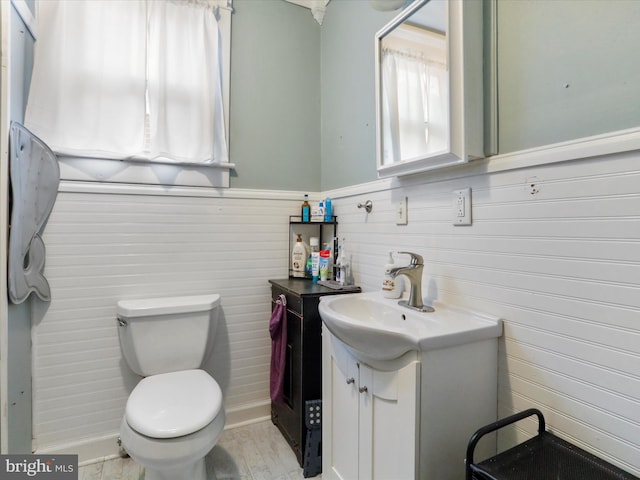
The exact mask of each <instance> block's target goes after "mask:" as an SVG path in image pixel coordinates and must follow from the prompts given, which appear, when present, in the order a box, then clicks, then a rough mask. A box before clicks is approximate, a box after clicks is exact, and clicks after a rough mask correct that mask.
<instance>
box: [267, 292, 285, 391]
mask: <svg viewBox="0 0 640 480" xmlns="http://www.w3.org/2000/svg"><path fill="white" fill-rule="evenodd" d="M269 334H270V335H271V371H270V376H271V379H270V389H271V400H272V401H273V402H275V403H282V402H283V401H284V370H285V364H286V361H287V360H286V358H287V299H286V297H285V296H284V295H280V296H279V297H278V299H277V300H276V304H275V306H274V307H273V312H271V320H269Z"/></svg>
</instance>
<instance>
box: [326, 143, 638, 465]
mask: <svg viewBox="0 0 640 480" xmlns="http://www.w3.org/2000/svg"><path fill="white" fill-rule="evenodd" d="M638 165H640V157H639V156H638V155H637V154H619V155H612V156H608V157H599V158H593V159H590V160H581V161H572V162H565V163H559V164H555V165H549V166H539V167H535V168H527V169H517V170H512V171H504V172H496V173H492V174H479V175H475V176H469V177H466V178H459V179H456V180H448V181H439V182H433V183H429V182H428V181H427V180H425V181H424V182H420V181H419V180H416V179H410V180H399V181H396V182H395V183H394V184H393V185H392V187H391V188H388V189H381V190H379V191H376V190H375V189H373V188H372V189H371V193H362V191H360V192H357V193H356V194H354V195H349V192H335V193H343V197H342V198H340V199H339V200H337V201H334V203H335V205H336V210H337V211H338V212H339V215H340V235H341V236H344V237H345V240H346V245H347V248H348V251H349V252H351V254H352V263H353V270H354V272H355V277H356V281H357V282H358V283H360V284H361V285H363V287H364V288H365V289H366V290H373V289H378V288H379V287H380V284H381V282H382V279H383V268H384V264H385V263H386V258H387V255H386V252H387V251H389V250H394V251H398V250H408V251H413V252H417V253H419V254H420V255H422V256H423V257H424V259H425V273H424V276H423V293H424V295H425V297H426V300H427V301H429V300H433V299H438V300H441V301H444V302H451V303H455V304H459V305H464V306H467V307H470V308H477V309H478V310H481V311H485V312H487V313H491V314H494V315H498V316H500V317H502V318H503V319H504V337H503V338H502V339H501V342H500V359H499V361H500V362H499V363H500V372H499V379H500V385H499V406H498V415H499V416H500V417H504V416H507V415H509V414H511V413H514V412H515V411H519V410H522V409H525V408H528V407H532V406H535V407H538V408H540V409H541V410H543V411H544V413H545V416H546V418H547V421H548V423H549V426H550V428H551V429H552V430H553V431H554V432H555V433H557V434H558V435H560V436H562V437H565V438H567V439H569V440H570V441H572V442H575V443H577V444H578V445H580V446H582V447H584V448H586V449H588V450H590V451H592V452H594V453H595V454H597V455H599V456H601V457H603V458H605V459H607V460H609V461H611V462H612V463H615V464H617V465H619V466H620V467H622V468H624V469H626V470H628V471H630V472H632V473H634V474H636V475H638V474H640V457H639V456H638V453H637V452H638V451H639V450H640V294H639V292H640V167H639V166H638ZM465 187H471V189H472V205H473V206H472V216H473V224H472V225H471V226H454V225H453V224H452V221H453V215H454V213H453V212H454V210H453V209H454V207H453V191H454V190H457V189H461V188H465ZM330 193H331V194H333V193H334V192H330ZM405 196H406V197H408V218H409V223H408V225H406V226H399V225H396V224H395V209H396V205H397V203H398V202H399V201H400V200H401V199H403V198H404V197H405ZM368 199H370V200H372V201H373V211H372V212H371V213H369V214H366V213H365V212H364V211H363V210H361V209H358V208H356V206H357V204H358V203H360V202H363V201H365V200H368ZM395 258H396V263H397V264H402V263H404V262H407V261H408V257H406V256H402V255H397V256H396V257H395ZM469 397H470V401H472V398H473V392H469ZM479 426H480V425H479ZM535 431H536V425H535V423H534V421H533V420H532V421H529V422H523V424H522V425H519V426H518V429H513V430H512V431H509V432H507V433H505V434H504V435H502V436H501V438H500V442H499V443H500V445H501V447H505V446H508V445H513V442H516V441H519V440H522V439H524V438H526V437H527V436H530V435H532V434H534V433H535ZM471 433H472V432H470V435H471ZM463 456H464V453H462V456H461V461H462V458H463Z"/></svg>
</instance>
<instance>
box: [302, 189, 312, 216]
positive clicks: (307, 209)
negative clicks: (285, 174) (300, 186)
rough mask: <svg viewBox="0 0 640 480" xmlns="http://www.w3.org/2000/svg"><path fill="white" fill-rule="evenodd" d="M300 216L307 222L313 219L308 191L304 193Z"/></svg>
mask: <svg viewBox="0 0 640 480" xmlns="http://www.w3.org/2000/svg"><path fill="white" fill-rule="evenodd" d="M300 216H301V218H302V221H303V222H305V223H307V222H310V221H311V205H309V195H308V194H306V193H305V194H304V202H302V207H301V211H300Z"/></svg>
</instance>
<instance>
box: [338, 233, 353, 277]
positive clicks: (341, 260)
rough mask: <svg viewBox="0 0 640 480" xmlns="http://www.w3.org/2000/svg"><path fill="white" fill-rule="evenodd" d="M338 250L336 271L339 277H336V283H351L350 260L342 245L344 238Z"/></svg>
mask: <svg viewBox="0 0 640 480" xmlns="http://www.w3.org/2000/svg"><path fill="white" fill-rule="evenodd" d="M338 250H339V251H340V254H339V257H338V264H339V265H340V267H339V269H338V273H339V277H340V278H339V279H338V283H339V284H340V285H351V261H350V259H349V256H348V255H347V251H346V248H345V246H344V238H343V239H342V245H340V246H339V247H338Z"/></svg>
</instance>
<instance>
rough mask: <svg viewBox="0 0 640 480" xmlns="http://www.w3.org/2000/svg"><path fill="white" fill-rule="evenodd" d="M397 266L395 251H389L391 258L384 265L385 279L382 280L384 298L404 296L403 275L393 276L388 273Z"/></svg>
mask: <svg viewBox="0 0 640 480" xmlns="http://www.w3.org/2000/svg"><path fill="white" fill-rule="evenodd" d="M395 267H396V264H395V262H394V261H393V253H392V252H389V259H388V260H387V264H386V265H385V266H384V280H383V281H382V296H383V297H384V298H400V297H401V296H402V277H401V276H397V277H395V278H393V277H392V276H391V275H389V273H387V272H389V270H391V269H392V268H395Z"/></svg>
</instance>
